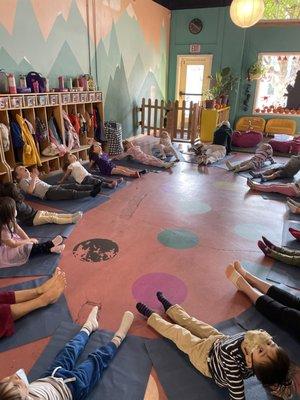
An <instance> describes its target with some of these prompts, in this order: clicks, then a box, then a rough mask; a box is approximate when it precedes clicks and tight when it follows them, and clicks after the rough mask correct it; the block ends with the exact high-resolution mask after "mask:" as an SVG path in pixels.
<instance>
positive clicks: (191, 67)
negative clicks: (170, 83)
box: [176, 54, 213, 105]
mask: <svg viewBox="0 0 300 400" xmlns="http://www.w3.org/2000/svg"><path fill="white" fill-rule="evenodd" d="M212 58H213V56H212V55H211V54H203V55H189V56H177V84H176V100H178V101H179V104H180V105H182V102H183V101H184V100H185V101H186V103H187V104H189V103H190V102H191V101H192V102H193V103H198V104H199V105H201V103H202V93H203V91H204V90H206V89H209V85H210V79H209V75H211V67H212Z"/></svg>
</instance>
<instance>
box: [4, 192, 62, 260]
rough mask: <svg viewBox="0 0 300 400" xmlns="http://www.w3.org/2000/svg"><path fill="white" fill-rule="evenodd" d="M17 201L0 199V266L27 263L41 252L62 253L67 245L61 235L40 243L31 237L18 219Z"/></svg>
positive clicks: (5, 198) (7, 198)
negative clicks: (19, 223)
mask: <svg viewBox="0 0 300 400" xmlns="http://www.w3.org/2000/svg"><path fill="white" fill-rule="evenodd" d="M16 216H17V210H16V203H15V201H14V200H13V199H11V198H10V197H2V198H1V201H0V267H1V268H3V267H15V266H19V265H23V264H25V263H26V262H27V261H28V259H29V258H31V257H33V256H36V255H40V254H51V253H58V254H59V253H61V252H62V251H63V250H64V248H65V245H64V244H62V243H63V238H62V237H61V236H56V237H55V238H54V239H52V240H49V241H47V242H43V243H39V242H38V240H37V239H34V238H29V237H28V236H27V235H26V233H25V232H24V231H23V229H21V227H20V226H19V225H18V224H17V221H16Z"/></svg>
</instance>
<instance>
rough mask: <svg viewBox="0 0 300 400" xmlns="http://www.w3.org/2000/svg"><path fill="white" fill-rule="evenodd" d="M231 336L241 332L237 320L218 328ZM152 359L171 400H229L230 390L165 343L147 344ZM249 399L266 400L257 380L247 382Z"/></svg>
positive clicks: (222, 324) (161, 340)
mask: <svg viewBox="0 0 300 400" xmlns="http://www.w3.org/2000/svg"><path fill="white" fill-rule="evenodd" d="M216 328H217V329H218V330H220V331H221V332H224V333H226V334H228V335H234V334H236V333H239V332H242V331H243V329H242V328H241V327H240V326H239V325H238V324H237V323H236V321H235V320H234V319H230V320H227V321H224V322H221V323H220V324H217V325H216ZM146 347H147V350H148V353H149V357H150V358H151V361H152V362H153V366H154V368H155V370H156V372H157V375H158V379H159V381H160V383H161V384H162V386H163V388H164V390H165V392H166V394H167V397H168V399H172V400H183V399H184V400H199V399H205V400H224V399H227V398H229V395H228V390H227V389H223V388H220V387H218V386H217V385H216V383H214V382H213V380H212V379H209V378H206V377H204V376H203V375H201V374H200V373H199V372H198V371H197V370H196V369H195V368H194V367H193V366H192V364H191V363H190V361H189V359H188V357H187V356H186V355H185V354H184V353H183V352H181V351H180V350H178V349H177V348H176V346H175V345H174V344H173V343H171V342H170V341H168V340H166V339H156V340H151V341H149V342H147V343H146ZM245 390H246V398H247V399H249V400H250V399H251V400H267V399H268V397H267V394H266V391H265V389H264V388H263V386H262V385H261V384H260V383H259V382H258V381H257V379H255V378H251V379H248V380H246V381H245Z"/></svg>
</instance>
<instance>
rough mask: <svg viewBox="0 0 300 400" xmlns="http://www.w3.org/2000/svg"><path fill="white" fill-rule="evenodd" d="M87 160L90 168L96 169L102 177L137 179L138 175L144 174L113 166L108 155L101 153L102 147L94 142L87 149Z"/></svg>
mask: <svg viewBox="0 0 300 400" xmlns="http://www.w3.org/2000/svg"><path fill="white" fill-rule="evenodd" d="M89 159H90V168H94V167H97V168H98V169H99V171H100V174H102V175H107V176H111V175H124V176H129V177H131V178H139V177H140V173H144V172H145V171H140V172H138V171H135V170H133V169H130V168H126V167H121V166H119V165H116V164H114V163H113V162H112V161H111V160H110V158H109V155H108V154H106V153H103V150H102V146H101V144H100V143H98V142H95V143H93V144H92V145H91V147H90V149H89Z"/></svg>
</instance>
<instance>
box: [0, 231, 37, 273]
mask: <svg viewBox="0 0 300 400" xmlns="http://www.w3.org/2000/svg"><path fill="white" fill-rule="evenodd" d="M8 239H13V240H16V241H19V240H22V239H21V238H20V236H19V235H18V234H17V233H15V232H13V233H10V231H9V229H8V228H7V227H5V228H3V229H2V231H1V244H0V268H4V267H18V266H19V265H23V264H25V263H26V262H27V260H28V258H29V255H30V252H31V248H32V243H29V244H24V245H21V246H18V247H9V246H7V245H6V244H4V243H3V242H2V240H8Z"/></svg>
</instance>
